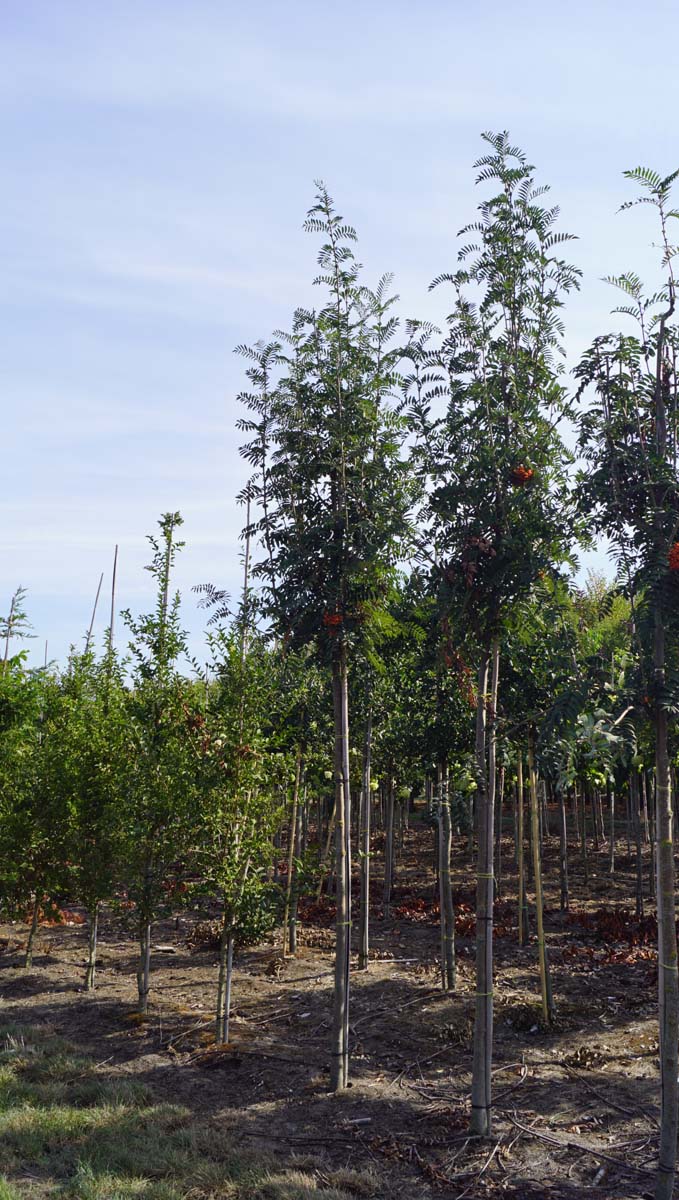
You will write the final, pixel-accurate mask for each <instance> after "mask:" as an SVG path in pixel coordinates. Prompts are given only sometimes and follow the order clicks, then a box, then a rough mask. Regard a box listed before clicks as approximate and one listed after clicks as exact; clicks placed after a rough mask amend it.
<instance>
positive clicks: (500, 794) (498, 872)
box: [495, 767, 505, 897]
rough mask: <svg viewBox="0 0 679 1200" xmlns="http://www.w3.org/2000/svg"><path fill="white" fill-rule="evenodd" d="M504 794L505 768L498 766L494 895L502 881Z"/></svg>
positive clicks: (497, 894) (498, 891) (497, 892)
mask: <svg viewBox="0 0 679 1200" xmlns="http://www.w3.org/2000/svg"><path fill="white" fill-rule="evenodd" d="M504 795H505V769H504V767H500V780H499V786H498V789H497V803H496V806H495V828H496V836H495V895H496V897H497V896H499V895H500V885H501V882H502V802H503V800H504Z"/></svg>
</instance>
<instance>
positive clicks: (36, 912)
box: [24, 891, 41, 971]
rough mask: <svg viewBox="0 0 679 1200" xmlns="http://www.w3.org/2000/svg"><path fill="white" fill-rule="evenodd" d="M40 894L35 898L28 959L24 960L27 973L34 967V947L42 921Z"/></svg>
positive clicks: (29, 933) (29, 935) (27, 947)
mask: <svg viewBox="0 0 679 1200" xmlns="http://www.w3.org/2000/svg"><path fill="white" fill-rule="evenodd" d="M40 903H41V895H40V892H39V891H38V892H36V893H35V896H34V897H33V914H32V916H31V928H30V930H29V931H28V941H27V942H26V957H25V958H24V967H25V968H26V970H27V971H29V970H30V968H31V967H32V966H33V947H34V945H35V935H36V933H37V932H38V921H39V919H40Z"/></svg>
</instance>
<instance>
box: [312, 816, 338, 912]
mask: <svg viewBox="0 0 679 1200" xmlns="http://www.w3.org/2000/svg"><path fill="white" fill-rule="evenodd" d="M336 817H337V804H335V805H334V806H333V810H332V812H331V814H330V819H329V821H328V832H327V835H326V839H325V846H324V848H323V853H322V855H321V862H320V868H319V875H320V878H319V880H318V888H317V889H316V899H317V900H320V898H321V895H322V894H323V884H324V883H325V877H326V874H327V870H328V863H329V861H330V846H331V845H332V835H333V833H334V832H335V820H336Z"/></svg>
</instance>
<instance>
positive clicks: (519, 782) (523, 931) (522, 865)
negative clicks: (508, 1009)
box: [516, 751, 529, 946]
mask: <svg viewBox="0 0 679 1200" xmlns="http://www.w3.org/2000/svg"><path fill="white" fill-rule="evenodd" d="M516 802H517V807H518V812H517V828H518V833H517V839H518V840H517V851H518V860H519V862H518V867H519V884H518V897H517V903H518V909H519V913H518V917H519V945H520V946H523V943H524V940H525V941H527V940H528V937H529V930H528V913H527V910H526V860H525V853H524V840H525V839H524V828H523V823H524V804H523V755H522V753H521V751H519V753H518V756H517V760H516Z"/></svg>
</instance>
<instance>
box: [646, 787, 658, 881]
mask: <svg viewBox="0 0 679 1200" xmlns="http://www.w3.org/2000/svg"><path fill="white" fill-rule="evenodd" d="M647 789H648V794H649V797H650V798H649V802H648V809H649V823H650V827H651V853H650V855H649V858H648V894H649V897H650V899H651V900H652V899H653V897H654V895H655V892H656V858H657V853H656V836H657V835H656V827H657V822H656V796H655V795H654V793H653V791H652V789H651V784H650V780H649V782H648V785H647Z"/></svg>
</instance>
